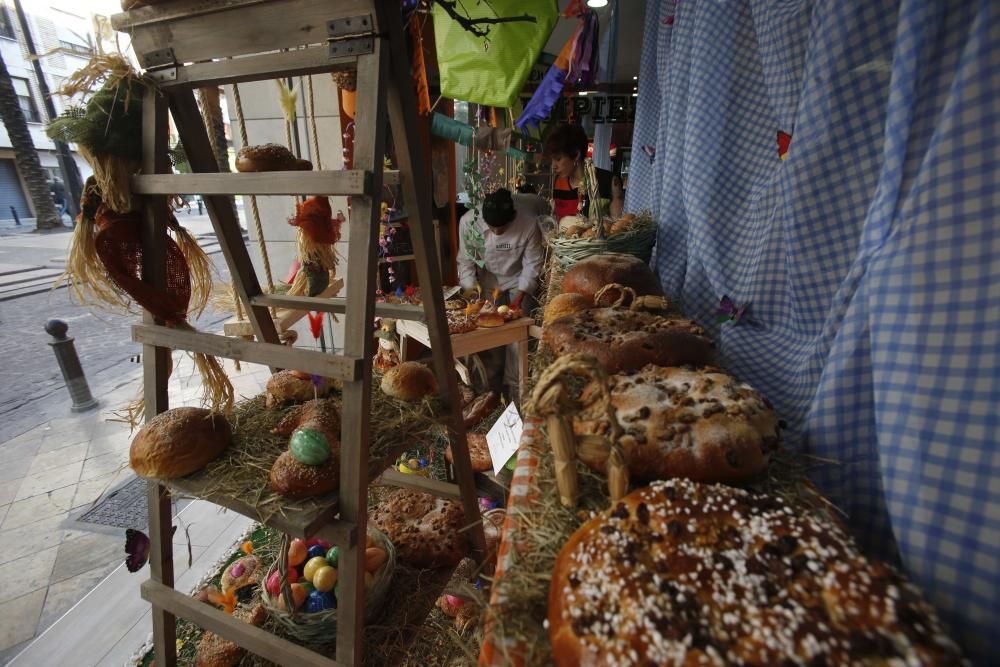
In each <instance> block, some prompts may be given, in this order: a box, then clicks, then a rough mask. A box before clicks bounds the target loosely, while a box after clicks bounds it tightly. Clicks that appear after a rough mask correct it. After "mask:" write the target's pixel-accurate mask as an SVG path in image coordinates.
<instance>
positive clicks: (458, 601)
mask: <svg viewBox="0 0 1000 667" xmlns="http://www.w3.org/2000/svg"><path fill="white" fill-rule="evenodd" d="M444 599H445V600H446V601H447V602H448V604H450V605H451V606H452V607H461V606H462V605H464V604H465V600H463V599H462V598H457V597H455V596H454V595H448V594H445V596H444Z"/></svg>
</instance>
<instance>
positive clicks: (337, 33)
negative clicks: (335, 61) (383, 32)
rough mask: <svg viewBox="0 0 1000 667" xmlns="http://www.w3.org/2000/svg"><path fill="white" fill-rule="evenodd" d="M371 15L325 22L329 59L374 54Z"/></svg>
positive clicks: (373, 33)
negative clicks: (328, 40) (328, 39)
mask: <svg viewBox="0 0 1000 667" xmlns="http://www.w3.org/2000/svg"><path fill="white" fill-rule="evenodd" d="M373 25H374V23H373V22H372V16H371V14H365V15H364V16H350V17H348V18H343V19H334V20H332V21H327V23H326V34H327V36H328V37H329V38H330V42H329V43H330V57H331V58H345V57H347V56H363V55H365V54H368V53H374V52H375V32H374V30H372V27H373Z"/></svg>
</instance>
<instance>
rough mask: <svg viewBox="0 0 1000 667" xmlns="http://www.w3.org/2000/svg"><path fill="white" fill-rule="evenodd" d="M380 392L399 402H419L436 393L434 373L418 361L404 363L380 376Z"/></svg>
mask: <svg viewBox="0 0 1000 667" xmlns="http://www.w3.org/2000/svg"><path fill="white" fill-rule="evenodd" d="M381 387H382V391H383V392H384V393H385V394H386V395H387V396H391V397H392V398H398V399H399V400H401V401H419V400H420V399H422V398H424V397H425V396H430V395H431V394H436V393H437V391H438V383H437V378H435V377H434V372H433V371H432V370H431V369H429V368H427V366H425V365H423V364H422V363H420V362H419V361H404V362H403V363H401V364H400V365H398V366H396V367H395V368H390V369H389V370H388V371H386V373H385V375H383V376H382V384H381Z"/></svg>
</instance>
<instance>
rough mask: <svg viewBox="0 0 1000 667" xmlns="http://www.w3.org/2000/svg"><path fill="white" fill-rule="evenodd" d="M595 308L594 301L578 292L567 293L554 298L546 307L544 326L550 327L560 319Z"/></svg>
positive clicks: (543, 319) (543, 318) (543, 317)
mask: <svg viewBox="0 0 1000 667" xmlns="http://www.w3.org/2000/svg"><path fill="white" fill-rule="evenodd" d="M593 307H594V300H593V299H592V298H591V299H588V298H587V297H585V296H584V295H582V294H577V293H576V292H565V293H563V294H557V295H555V296H554V297H552V300H551V301H549V303H548V305H546V306H545V314H544V315H543V316H542V326H546V327H547V326H549V325H550V324H552V323H553V322H555V321H556V320H558V319H559V318H560V317H566V316H567V315H572V314H573V313H579V312H580V311H583V310H589V309H591V308H593Z"/></svg>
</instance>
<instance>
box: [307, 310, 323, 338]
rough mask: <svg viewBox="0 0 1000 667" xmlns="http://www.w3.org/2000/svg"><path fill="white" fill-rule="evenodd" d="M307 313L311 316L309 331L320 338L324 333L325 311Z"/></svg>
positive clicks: (314, 336)
mask: <svg viewBox="0 0 1000 667" xmlns="http://www.w3.org/2000/svg"><path fill="white" fill-rule="evenodd" d="M306 315H307V316H308V317H309V331H311V332H312V335H313V338H315V339H317V340H319V337H320V335H322V333H323V313H313V312H308V313H306Z"/></svg>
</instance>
